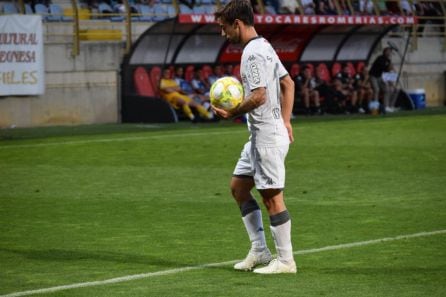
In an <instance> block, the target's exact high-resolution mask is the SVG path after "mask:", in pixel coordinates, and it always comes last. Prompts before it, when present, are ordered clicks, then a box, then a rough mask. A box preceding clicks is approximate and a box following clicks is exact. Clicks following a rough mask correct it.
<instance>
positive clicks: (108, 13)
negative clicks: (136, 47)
mask: <svg viewBox="0 0 446 297" xmlns="http://www.w3.org/2000/svg"><path fill="white" fill-rule="evenodd" d="M98 11H99V13H100V14H101V16H102V17H105V18H108V19H110V20H111V21H114V22H120V21H123V20H124V17H123V16H117V15H113V8H111V6H110V5H108V4H107V3H105V2H101V3H99V5H98Z"/></svg>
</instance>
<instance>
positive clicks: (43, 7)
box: [34, 3, 49, 20]
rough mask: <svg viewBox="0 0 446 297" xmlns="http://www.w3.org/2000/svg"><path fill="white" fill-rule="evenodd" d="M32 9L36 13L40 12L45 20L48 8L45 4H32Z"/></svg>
mask: <svg viewBox="0 0 446 297" xmlns="http://www.w3.org/2000/svg"><path fill="white" fill-rule="evenodd" d="M34 11H35V12H36V14H40V15H41V16H42V19H43V20H46V19H47V18H48V14H49V10H48V7H47V6H46V5H45V4H42V3H37V4H36V5H34Z"/></svg>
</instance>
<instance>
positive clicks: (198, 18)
mask: <svg viewBox="0 0 446 297" xmlns="http://www.w3.org/2000/svg"><path fill="white" fill-rule="evenodd" d="M178 20H179V22H180V23H197V24H210V23H214V22H215V18H214V16H213V15H206V14H180V15H179V16H178ZM254 21H255V23H256V24H290V25H291V24H294V25H412V24H417V23H418V20H417V18H416V17H412V16H410V17H406V16H362V15H361V16H348V15H298V14H296V15H284V14H277V15H266V14H265V15H259V14H258V15H255V17H254Z"/></svg>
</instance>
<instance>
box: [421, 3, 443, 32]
mask: <svg viewBox="0 0 446 297" xmlns="http://www.w3.org/2000/svg"><path fill="white" fill-rule="evenodd" d="M415 9H416V12H417V16H419V17H421V18H420V19H419V21H418V23H419V25H420V26H419V28H418V33H422V32H423V30H424V27H425V25H426V24H435V25H440V26H441V25H443V26H441V27H440V28H439V29H440V31H441V32H444V25H445V24H444V20H442V19H440V18H437V17H441V16H443V13H442V9H441V6H440V3H438V2H430V1H429V2H424V1H417V3H416V4H415ZM429 17H434V18H429Z"/></svg>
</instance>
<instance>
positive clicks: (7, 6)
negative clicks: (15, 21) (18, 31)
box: [3, 2, 19, 14]
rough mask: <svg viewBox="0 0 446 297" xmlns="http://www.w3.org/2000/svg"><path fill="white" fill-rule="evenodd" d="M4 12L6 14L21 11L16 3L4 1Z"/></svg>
mask: <svg viewBox="0 0 446 297" xmlns="http://www.w3.org/2000/svg"><path fill="white" fill-rule="evenodd" d="M3 13H4V14H16V13H19V10H18V9H17V6H15V4H14V3H10V2H6V3H3Z"/></svg>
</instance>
